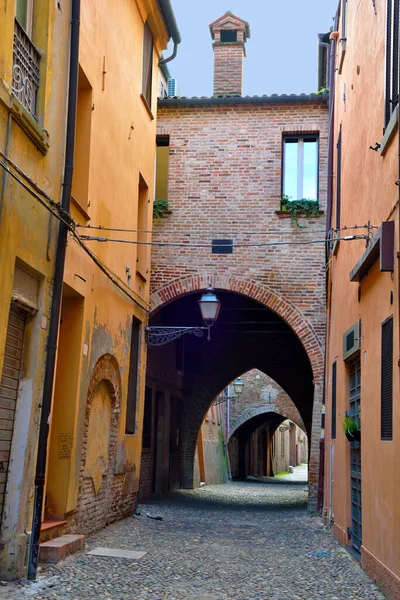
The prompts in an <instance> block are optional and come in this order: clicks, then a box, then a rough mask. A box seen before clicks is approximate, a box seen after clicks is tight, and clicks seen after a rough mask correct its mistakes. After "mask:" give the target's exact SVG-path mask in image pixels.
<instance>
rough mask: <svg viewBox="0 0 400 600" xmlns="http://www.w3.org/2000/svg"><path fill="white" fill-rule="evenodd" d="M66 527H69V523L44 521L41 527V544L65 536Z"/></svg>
mask: <svg viewBox="0 0 400 600" xmlns="http://www.w3.org/2000/svg"><path fill="white" fill-rule="evenodd" d="M65 525H68V521H60V520H58V521H56V520H52V519H46V520H45V521H42V525H41V527H40V542H41V543H42V542H48V541H49V540H52V539H53V538H56V537H60V535H63V534H64V529H65Z"/></svg>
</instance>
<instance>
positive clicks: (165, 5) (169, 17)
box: [158, 0, 182, 67]
mask: <svg viewBox="0 0 400 600" xmlns="http://www.w3.org/2000/svg"><path fill="white" fill-rule="evenodd" d="M158 5H159V7H160V11H161V14H162V16H163V19H164V23H165V25H166V27H167V31H168V35H169V36H170V38H172V40H173V42H174V50H173V52H172V54H171V56H169V57H168V58H161V59H160V60H159V61H158V66H159V67H162V66H163V65H166V64H167V63H169V62H170V61H171V60H174V58H175V56H176V54H177V52H178V44H180V43H181V41H182V38H181V34H180V33H179V29H178V25H177V23H176V20H175V15H174V11H173V10H172V6H171V0H158Z"/></svg>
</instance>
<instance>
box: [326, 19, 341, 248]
mask: <svg viewBox="0 0 400 600" xmlns="http://www.w3.org/2000/svg"><path fill="white" fill-rule="evenodd" d="M338 23H339V15H338V12H337V13H336V16H335V25H334V30H335V31H337V28H338ZM336 40H337V38H333V40H332V47H331V54H330V57H329V62H330V69H329V141H328V148H329V150H328V198H327V207H326V213H327V219H326V233H327V235H328V234H329V232H330V230H331V227H332V197H333V186H332V182H333V149H334V139H333V133H334V116H335V53H336ZM328 254H329V253H328Z"/></svg>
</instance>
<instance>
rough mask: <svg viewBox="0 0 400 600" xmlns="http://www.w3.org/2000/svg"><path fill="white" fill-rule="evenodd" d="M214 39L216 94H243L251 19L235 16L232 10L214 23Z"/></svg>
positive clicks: (212, 34)
mask: <svg viewBox="0 0 400 600" xmlns="http://www.w3.org/2000/svg"><path fill="white" fill-rule="evenodd" d="M210 33H211V37H212V39H213V40H214V42H213V49H214V92H213V95H214V96H220V95H224V96H242V95H243V59H244V57H245V56H246V49H245V44H246V42H247V39H248V38H249V37H250V27H249V24H248V23H247V21H243V19H240V18H239V17H235V15H233V14H232V13H231V11H230V10H228V12H226V13H225V14H224V15H223V16H222V17H220V18H219V19H217V20H216V21H214V23H211V25H210Z"/></svg>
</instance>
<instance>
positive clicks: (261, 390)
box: [229, 369, 305, 435]
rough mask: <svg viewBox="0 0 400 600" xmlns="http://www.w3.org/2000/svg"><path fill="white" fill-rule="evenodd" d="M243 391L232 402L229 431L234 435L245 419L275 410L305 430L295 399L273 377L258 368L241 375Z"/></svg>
mask: <svg viewBox="0 0 400 600" xmlns="http://www.w3.org/2000/svg"><path fill="white" fill-rule="evenodd" d="M241 379H242V381H243V383H244V387H243V392H242V393H241V395H240V396H239V398H238V399H237V400H234V401H233V402H231V403H230V411H229V412H230V415H229V416H230V418H229V432H230V435H232V434H233V433H234V432H235V431H236V429H238V427H240V426H241V425H242V424H243V423H245V421H247V420H249V419H251V418H253V417H255V416H257V415H260V414H262V413H271V412H275V413H277V414H280V415H282V416H283V417H285V418H286V419H290V420H291V421H293V422H294V423H296V425H298V426H299V427H300V428H302V429H303V431H305V426H304V423H303V419H302V418H301V416H300V413H299V411H298V410H297V408H296V406H295V404H294V402H293V400H291V399H290V398H289V396H288V395H287V394H286V392H285V391H284V390H283V389H282V388H281V387H280V386H279V385H278V384H277V383H275V381H274V380H273V379H271V377H268V375H265V373H262V372H261V371H259V370H258V369H252V370H251V371H248V372H247V373H244V374H243V375H242V376H241Z"/></svg>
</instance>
